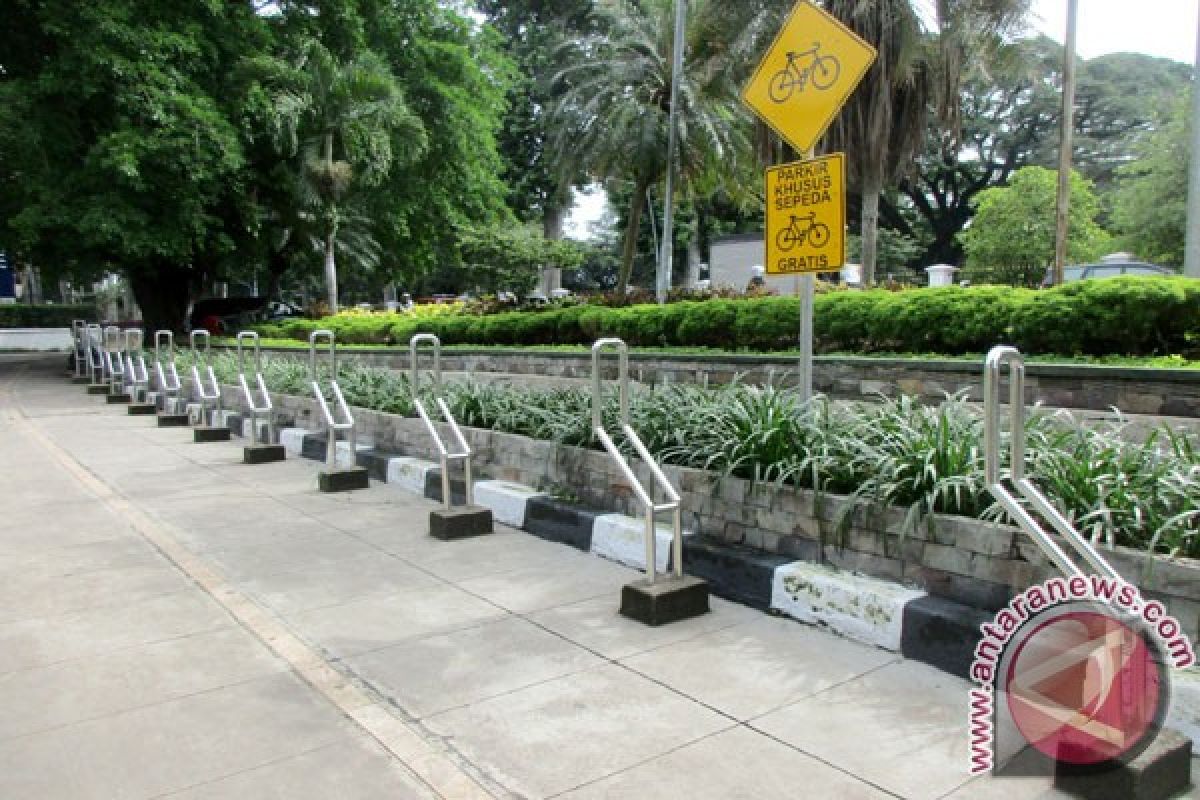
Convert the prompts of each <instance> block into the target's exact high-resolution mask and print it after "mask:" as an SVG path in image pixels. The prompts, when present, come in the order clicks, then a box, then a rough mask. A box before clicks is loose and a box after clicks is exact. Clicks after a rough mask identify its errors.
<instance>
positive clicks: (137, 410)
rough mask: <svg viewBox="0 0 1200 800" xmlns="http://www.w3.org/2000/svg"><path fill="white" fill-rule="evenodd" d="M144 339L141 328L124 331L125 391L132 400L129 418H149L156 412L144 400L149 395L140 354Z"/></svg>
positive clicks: (143, 359) (148, 374)
mask: <svg viewBox="0 0 1200 800" xmlns="http://www.w3.org/2000/svg"><path fill="white" fill-rule="evenodd" d="M144 339H145V335H144V334H143V333H142V329H141V328H126V329H125V390H126V391H127V392H128V393H129V395H130V397H132V398H133V402H132V403H130V404H129V409H128V413H129V415H130V416H149V415H150V414H153V413H154V412H155V411H156V410H157V408H156V406H155V405H154V404H153V403H149V402H147V398H146V396H147V395H148V394H149V393H150V372H149V370H147V369H146V357H145V355H143V353H142V349H143V344H144Z"/></svg>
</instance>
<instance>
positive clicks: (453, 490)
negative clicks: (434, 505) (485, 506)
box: [425, 468, 467, 506]
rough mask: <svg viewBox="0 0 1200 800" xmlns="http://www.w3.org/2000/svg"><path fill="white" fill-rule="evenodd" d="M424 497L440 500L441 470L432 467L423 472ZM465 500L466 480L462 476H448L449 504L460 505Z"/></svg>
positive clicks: (439, 501)
mask: <svg viewBox="0 0 1200 800" xmlns="http://www.w3.org/2000/svg"><path fill="white" fill-rule="evenodd" d="M425 498H426V499H427V500H433V501H435V502H438V503H441V502H442V470H441V469H440V468H434V469H431V470H429V471H428V472H426V473H425ZM466 502H467V482H466V481H465V480H463V479H462V478H455V477H453V476H451V477H450V504H451V505H454V506H461V505H463V504H465V503H466Z"/></svg>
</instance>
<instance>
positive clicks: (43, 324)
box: [0, 304, 96, 328]
mask: <svg viewBox="0 0 1200 800" xmlns="http://www.w3.org/2000/svg"><path fill="white" fill-rule="evenodd" d="M77 319H86V320H88V321H89V322H95V321H96V309H94V308H92V307H91V306H23V305H20V304H14V305H4V306H0V328H69V327H71V322H72V321H73V320H77Z"/></svg>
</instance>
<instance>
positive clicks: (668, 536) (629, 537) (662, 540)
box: [592, 514, 691, 572]
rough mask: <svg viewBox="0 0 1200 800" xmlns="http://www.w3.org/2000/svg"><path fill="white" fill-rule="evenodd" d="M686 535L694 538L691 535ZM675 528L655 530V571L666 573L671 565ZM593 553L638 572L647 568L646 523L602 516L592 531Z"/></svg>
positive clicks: (597, 519)
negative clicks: (633, 568)
mask: <svg viewBox="0 0 1200 800" xmlns="http://www.w3.org/2000/svg"><path fill="white" fill-rule="evenodd" d="M683 535H684V536H685V537H686V536H691V533H690V532H689V531H684V532H683ZM673 538H674V534H673V532H672V530H671V526H670V525H668V524H664V523H662V522H659V523H658V524H657V525H655V527H654V567H655V569H657V570H658V571H659V572H666V571H667V568H668V565H669V564H670V557H671V540H672V539H673ZM592 552H593V553H595V554H596V555H598V556H603V557H604V558H607V559H610V560H612V561H616V562H618V563H620V564H624V565H626V566H629V567H635V568H637V569H645V568H646V522H645V520H644V519H638V518H635V517H627V516H625V515H624V514H602V515H601V516H598V517H596V523H595V525H594V526H593V527H592Z"/></svg>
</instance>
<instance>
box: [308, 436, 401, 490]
mask: <svg viewBox="0 0 1200 800" xmlns="http://www.w3.org/2000/svg"><path fill="white" fill-rule="evenodd" d="M324 454H325V441H324V440H321V457H322V458H324ZM398 457H399V456H398V455H397V454H396V453H384V452H382V451H380V450H363V451H361V452H359V453H356V454H355V455H354V463H355V464H357V465H358V466H360V467H365V468H366V470H367V474H368V475H370V476H371V478H372V479H373V480H377V481H379V482H381V483H387V473H388V462H389V461H391V460H392V459H393V458H398Z"/></svg>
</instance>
